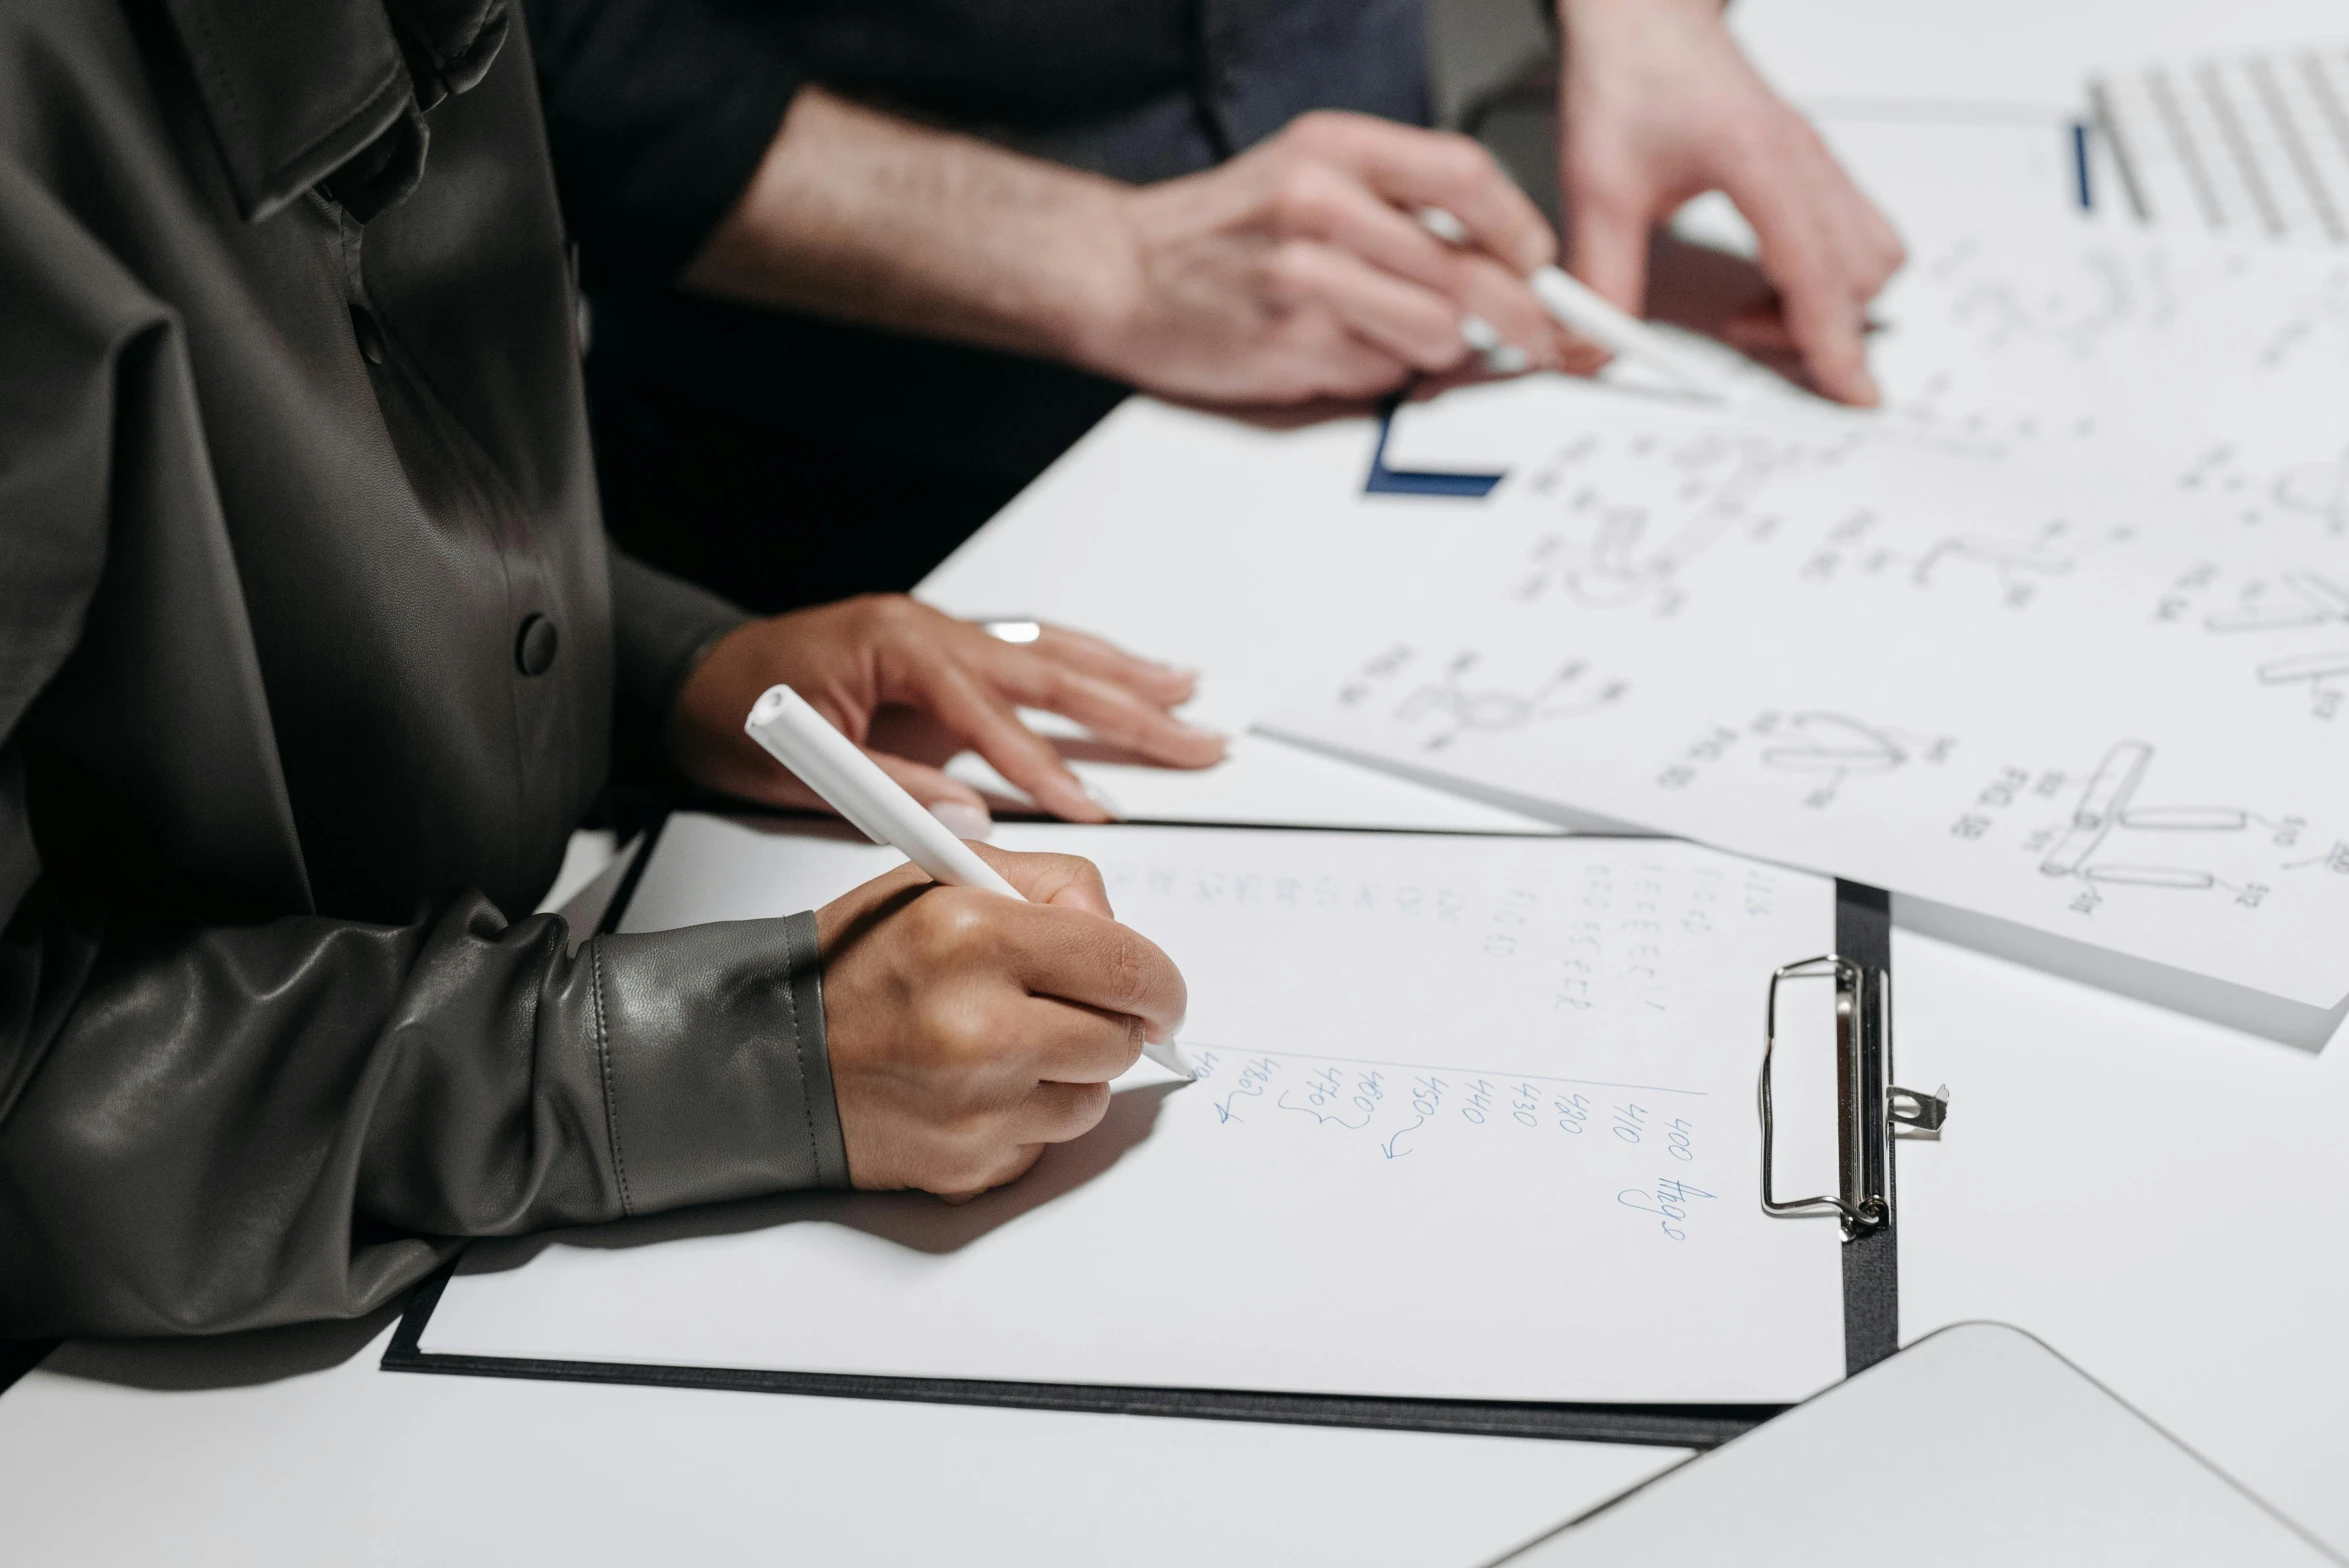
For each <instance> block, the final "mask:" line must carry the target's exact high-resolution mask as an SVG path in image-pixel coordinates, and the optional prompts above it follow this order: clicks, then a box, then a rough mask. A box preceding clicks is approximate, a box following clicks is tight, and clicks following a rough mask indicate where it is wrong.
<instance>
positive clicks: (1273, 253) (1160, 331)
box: [1073, 113, 1597, 403]
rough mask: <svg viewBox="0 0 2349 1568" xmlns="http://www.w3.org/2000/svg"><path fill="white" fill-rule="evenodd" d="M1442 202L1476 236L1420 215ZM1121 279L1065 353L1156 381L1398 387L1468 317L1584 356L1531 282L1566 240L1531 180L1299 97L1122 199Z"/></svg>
mask: <svg viewBox="0 0 2349 1568" xmlns="http://www.w3.org/2000/svg"><path fill="white" fill-rule="evenodd" d="M1424 207H1440V208H1442V209H1444V210H1445V211H1447V212H1450V213H1451V214H1452V215H1453V216H1455V217H1457V218H1458V219H1459V220H1460V222H1461V224H1462V225H1463V226H1464V227H1465V229H1466V230H1467V233H1468V238H1469V242H1470V244H1469V246H1468V247H1466V248H1463V247H1457V246H1453V245H1449V244H1446V243H1444V242H1443V241H1442V240H1439V239H1437V238H1436V237H1435V236H1434V235H1432V234H1430V233H1429V232H1428V231H1427V230H1426V229H1425V228H1423V227H1421V225H1420V224H1419V223H1418V222H1417V221H1416V220H1415V218H1414V217H1413V216H1412V214H1413V213H1415V212H1416V211H1417V210H1418V209H1420V208H1424ZM1119 232H1120V233H1121V234H1122V235H1123V237H1124V241H1125V245H1126V251H1127V254H1126V255H1125V257H1124V258H1123V259H1122V272H1121V273H1120V274H1119V275H1120V276H1121V277H1122V279H1123V284H1122V287H1121V288H1119V289H1118V290H1116V291H1115V292H1113V294H1112V295H1111V296H1110V298H1109V300H1108V302H1107V304H1106V306H1105V308H1104V309H1103V310H1101V311H1100V312H1098V313H1097V315H1096V318H1095V319H1094V320H1093V321H1092V322H1091V323H1090V325H1089V327H1088V328H1087V330H1085V331H1084V333H1083V334H1082V335H1081V336H1080V338H1079V340H1078V341H1077V342H1076V343H1075V344H1074V345H1073V350H1074V356H1075V357H1076V358H1077V359H1078V361H1079V362H1080V363H1084V364H1088V365H1090V366H1092V367H1093V368H1095V369H1097V370H1101V371H1104V372H1106V373H1107V374H1109V375H1112V376H1115V377H1117V378H1118V379H1120V380H1123V381H1127V382H1130V383H1132V384H1133V385H1135V386H1138V387H1142V388H1144V389H1145V390H1148V391H1152V392H1157V393H1161V394H1164V395H1168V396H1172V397H1178V398H1186V399H1192V400H1197V401H1206V402H1221V403H1285V402H1302V401H1307V400H1310V399H1314V398H1321V397H1341V398H1355V397H1365V396H1370V395H1374V394H1377V393H1382V392H1389V391H1392V390H1394V389H1395V388H1396V387H1399V386H1401V385H1402V384H1403V383H1404V382H1406V381H1408V380H1409V379H1410V378H1411V377H1412V376H1414V375H1416V374H1437V373H1442V372H1445V371H1450V370H1453V369H1454V368H1456V367H1459V366H1460V365H1461V363H1462V361H1463V360H1464V359H1466V358H1467V356H1468V352H1469V351H1468V349H1467V347H1466V346H1465V345H1464V343H1463V341H1462V338H1461V322H1462V319H1463V317H1464V316H1468V315H1475V316H1479V317H1481V318H1483V320H1484V321H1485V322H1487V323H1488V324H1490V325H1491V326H1492V327H1493V328H1495V329H1496V330H1497V331H1498V333H1499V334H1500V337H1501V340H1502V341H1503V342H1505V343H1507V344H1509V345H1512V346H1514V347H1515V348H1516V349H1517V350H1518V351H1519V352H1520V353H1521V354H1522V355H1523V357H1524V361H1525V365H1526V367H1527V368H1532V369H1559V368H1568V367H1573V368H1584V369H1587V368H1590V366H1591V365H1593V364H1594V363H1595V362H1596V359H1597V356H1596V355H1595V353H1594V352H1593V351H1592V350H1591V349H1590V348H1589V347H1588V346H1587V345H1584V344H1582V343H1580V342H1579V341H1577V340H1575V339H1573V338H1570V337H1568V336H1566V335H1565V334H1564V333H1562V332H1561V331H1560V330H1559V329H1558V328H1557V327H1556V326H1555V325H1554V324H1553V323H1552V321H1551V319H1550V318H1549V317H1548V316H1547V315H1546V314H1545V313H1544V312H1543V310H1542V307H1541V304H1540V302H1539V301H1538V300H1536V299H1535V298H1534V295H1533V292H1532V290H1531V289H1529V288H1527V287H1526V284H1525V275H1526V274H1527V273H1529V272H1531V271H1532V270H1533V269H1534V268H1536V267H1539V266H1541V265H1543V264H1545V263H1547V262H1549V261H1550V260H1551V259H1552V258H1553V256H1554V253H1555V250H1556V243H1555V241H1554V240H1553V239H1552V237H1551V234H1550V230H1549V226H1548V225H1547V224H1546V223H1544V222H1543V221H1542V217H1541V214H1540V213H1539V212H1538V211H1537V210H1535V208H1534V205H1533V203H1532V202H1530V201H1528V200H1527V199H1526V197H1525V193H1524V192H1522V191H1520V190H1518V189H1517V187H1516V186H1514V185H1512V184H1511V183H1510V182H1509V179H1508V177H1507V176H1506V175H1504V174H1503V173H1502V172H1501V170H1500V167H1499V166H1498V165H1497V164H1495V163H1494V162H1493V160H1492V157H1491V155H1489V154H1488V153H1486V151H1485V150H1484V149H1483V148H1482V147H1480V146H1478V145H1477V144H1476V143H1475V142H1473V141H1470V140H1469V139H1468V138H1466V137H1463V136H1453V135H1447V134H1441V133H1437V132H1433V131H1424V130H1419V129H1416V128H1414V127H1411V126H1405V125H1396V124H1394V123H1392V122H1390V121H1386V120H1379V119H1373V118H1371V117H1369V116H1366V115H1359V114H1339V113H1321V114H1308V115H1305V116H1302V117H1301V118H1299V119H1297V120H1296V121H1294V122H1292V123H1291V124H1290V125H1289V126H1288V127H1287V128H1286V129H1284V130H1282V131H1281V132H1280V134H1279V135H1277V136H1274V137H1272V138H1271V139H1270V140H1268V141H1266V142H1264V143H1262V144H1260V145H1259V146H1257V147H1255V148H1253V149H1252V150H1250V151H1248V152H1245V153H1242V154H1241V155H1240V156H1239V157H1237V158H1234V159H1233V160H1232V161H1231V162H1229V163H1227V164H1224V165H1222V166H1221V167H1219V168H1215V169H1211V170H1208V171H1207V172H1205V173H1203V174H1195V175H1191V176H1189V177H1187V178H1184V179H1178V180H1169V181H1166V182H1165V183H1163V184H1159V185H1150V186H1143V187H1140V188H1138V189H1135V190H1133V191H1131V192H1130V193H1128V194H1127V195H1126V196H1125V198H1124V201H1123V203H1122V224H1121V226H1120V229H1119Z"/></svg>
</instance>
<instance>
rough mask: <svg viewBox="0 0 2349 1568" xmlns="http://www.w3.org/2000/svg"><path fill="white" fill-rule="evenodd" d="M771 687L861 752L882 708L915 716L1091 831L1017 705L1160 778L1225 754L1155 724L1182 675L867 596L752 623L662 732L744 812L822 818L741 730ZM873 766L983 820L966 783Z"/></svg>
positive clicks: (804, 791) (689, 691) (1094, 808)
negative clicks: (1055, 716) (1122, 753)
mask: <svg viewBox="0 0 2349 1568" xmlns="http://www.w3.org/2000/svg"><path fill="white" fill-rule="evenodd" d="M777 684H785V685H789V686H790V687H791V688H792V689H793V690H795V691H797V692H798V693H799V694H800V696H802V697H804V698H806V699H807V701H808V703H809V705H810V706H812V707H814V708H815V710H816V711H817V712H818V713H821V714H822V715H823V716H824V717H825V718H827V719H829V720H831V721H832V723H833V724H835V725H837V726H838V727H839V729H840V731H841V733H843V734H845V735H846V736H847V737H848V738H849V739H850V740H853V741H856V742H858V743H859V744H863V743H864V742H865V740H866V738H867V737H868V735H869V734H870V733H871V730H872V725H873V719H874V716H875V715H876V714H878V713H879V712H880V711H881V710H882V709H883V708H886V707H902V708H910V709H914V710H917V711H918V712H919V713H920V714H921V715H923V716H924V717H925V718H926V719H928V720H929V721H930V722H931V724H932V725H933V726H934V727H936V728H938V729H940V730H943V731H944V732H945V734H947V735H948V736H950V737H952V738H953V739H956V740H959V741H961V742H962V743H963V744H965V745H967V746H969V747H971V748H972V749H973V750H975V751H977V752H978V753H979V755H980V756H982V757H984V758H986V759H987V761H988V762H989V763H991V764H993V765H994V768H995V771H996V772H998V773H1000V774H1002V775H1003V776H1004V777H1005V778H1006V779H1009V780H1010V781H1011V782H1012V783H1014V784H1016V785H1018V786H1019V787H1020V788H1021V789H1024V790H1026V791H1027V792H1028V793H1029V794H1030V795H1031V796H1033V797H1035V800H1036V802H1037V804H1039V805H1041V806H1042V807H1043V808H1044V809H1045V810H1047V811H1050V812H1052V813H1053V814H1054V815H1056V816H1061V817H1066V818H1068V819H1069V820H1070V821H1072V822H1102V821H1106V820H1108V818H1109V816H1110V813H1109V812H1107V811H1105V810H1103V809H1102V807H1101V806H1100V804H1099V803H1098V802H1096V801H1095V800H1094V799H1093V797H1092V796H1090V795H1089V794H1087V793H1086V791H1085V786H1084V785H1083V784H1081V783H1079V782H1078V780H1077V777H1076V775H1075V774H1073V773H1071V772H1070V771H1069V770H1068V767H1067V766H1066V764H1064V763H1063V762H1062V761H1061V760H1060V755H1059V753H1058V752H1056V751H1055V750H1053V747H1052V744H1051V742H1049V741H1047V740H1045V739H1044V738H1043V737H1042V736H1040V735H1038V734H1036V733H1035V732H1034V731H1032V730H1030V729H1029V728H1028V727H1027V726H1026V725H1024V724H1022V723H1021V722H1020V719H1019V714H1018V713H1017V712H1016V711H1014V710H1015V709H1016V708H1037V709H1042V710H1045V711H1047V712H1051V713H1059V714H1064V715H1066V716H1067V717H1069V718H1072V719H1074V720H1076V721H1077V722H1078V723H1079V724H1082V725H1084V726H1085V728H1086V729H1088V730H1090V731H1092V732H1093V733H1094V734H1095V735H1097V736H1099V737H1100V738H1101V739H1103V740H1105V741H1109V742H1111V743H1112V744H1114V745H1118V746H1123V747H1125V748H1127V749H1128V750H1131V751H1135V752H1138V753H1140V754H1141V755H1142V756H1144V757H1147V758H1149V759H1150V760H1151V761H1153V762H1158V763H1162V764H1164V765H1166V766H1168V767H1176V768H1204V767H1207V766H1209V765H1211V764H1213V763H1215V762H1217V761H1219V760H1221V758H1222V756H1223V738H1222V737H1221V736H1219V735H1217V734H1215V733H1214V732H1213V731H1211V730H1203V729H1200V728H1198V727H1197V726H1195V725H1190V724H1185V723H1184V722H1183V721H1182V720H1180V719H1178V718H1176V717H1175V716H1174V715H1173V713H1172V712H1170V711H1169V710H1171V709H1173V708H1174V707H1176V706H1177V705H1179V704H1181V703H1184V702H1188V701H1189V700H1190V698H1191V693H1192V688H1193V685H1194V682H1193V679H1192V677H1191V676H1189V675H1187V674H1185V673H1184V672H1182V671H1180V670H1174V669H1169V668H1168V667H1166V666H1165V665H1162V664H1152V663H1149V662H1148V661H1146V660H1142V659H1137V658H1135V657H1133V656H1132V655H1131V654H1127V653H1121V652H1120V651H1118V650H1117V649H1116V648H1114V647H1112V646H1110V645H1109V644H1108V643H1106V642H1103V641H1101V640H1100V639H1099V638H1097V637H1088V636H1085V635H1084V634H1083V633H1081V632H1072V631H1065V630H1062V629H1061V628H1059V627H1054V626H1048V627H1046V628H1044V631H1043V635H1042V636H1040V637H1038V638H1037V639H1036V640H1035V641H1034V642H1030V643H1019V644H1014V643H1007V642H999V641H997V640H996V639H995V638H993V637H990V636H989V635H987V633H986V632H984V631H982V630H980V629H979V628H978V627H977V626H974V625H972V624H971V623H969V622H967V621H958V620H955V619H953V618H952V617H950V616H946V615H942V614H940V613H939V612H938V611H936V610H933V609H931V608H930V607H929V606H927V605H924V604H919V603H917V602H915V601H914V600H912V599H908V598H904V597H902V596H898V595H873V596H869V597H866V598H861V599H848V600H843V601H842V602H840V603H838V604H828V605H824V606H821V607H820V608H817V609H813V610H796V611H793V612H792V613H791V614H789V615H778V616H774V617H772V618H770V619H767V620H763V621H751V622H749V623H747V624H745V625H743V626H741V627H738V628H737V629H736V630H734V631H732V632H730V633H728V634H727V635H726V637H725V638H724V639H723V640H721V641H720V642H719V643H718V645H717V646H716V647H715V648H713V649H711V650H710V652H709V654H708V656H707V657H705V658H704V659H703V660H702V662H701V663H700V665H699V666H697V667H696V668H695V670H694V672H693V674H692V675H691V676H689V677H688V678H687V680H686V682H685V688H684V690H683V691H681V692H679V693H678V696H677V705H676V708H675V709H674V710H673V711H672V713H671V715H670V720H669V750H670V754H671V755H672V756H674V757H675V758H676V760H677V764H678V766H679V767H681V768H682V769H683V770H684V771H685V774H686V776H687V777H688V778H691V779H692V780H693V781H694V782H695V783H697V784H701V785H703V786H705V787H707V788H710V789H715V790H720V791H723V792H724V793H726V794H729V795H738V796H741V797H742V798H744V799H746V800H758V801H765V802H767V803H768V804H770V805H778V806H818V807H821V805H822V802H821V801H820V800H818V799H817V798H816V796H815V794H814V792H812V791H811V790H809V789H808V788H807V786H806V785H804V784H802V783H800V782H799V780H797V779H795V778H793V777H792V776H791V775H790V774H789V773H788V772H786V771H785V770H784V769H783V768H782V767H780V766H778V765H777V764H776V762H775V760H774V759H773V758H772V757H770V756H768V755H767V754H766V752H765V751H764V750H762V749H761V748H760V746H759V744H758V743H757V742H756V741H754V740H752V739H751V738H750V737H749V736H748V735H747V734H745V733H744V732H743V728H742V725H743V720H744V719H745V718H747V717H748V716H749V714H750V709H751V704H752V703H754V702H756V701H757V700H758V698H759V694H760V693H762V692H764V691H765V690H766V689H767V688H768V687H770V686H773V685H777ZM873 760H874V761H875V762H878V763H879V764H880V765H881V766H882V768H883V769H885V770H886V771H887V772H888V773H889V774H890V776H891V777H893V778H895V779H896V780H897V782H898V783H900V784H902V785H904V786H905V787H906V789H907V790H908V791H909V792H910V793H911V794H912V795H913V797H914V798H915V799H916V800H919V801H921V802H922V803H923V804H925V805H928V806H930V807H932V808H933V809H935V808H937V807H939V806H941V805H944V806H948V807H950V808H960V809H961V810H962V811H963V812H965V813H967V814H968V815H967V816H966V818H965V820H966V821H969V822H971V823H973V824H974V825H976V824H979V823H983V822H984V821H985V819H986V814H987V808H986V804H985V802H983V801H982V800H981V799H980V798H979V795H978V792H977V791H976V790H973V789H971V788H970V787H969V786H968V785H965V784H962V783H959V782H957V781H956V780H954V779H951V778H948V777H947V776H946V775H945V774H944V773H943V772H941V771H939V770H938V769H936V768H933V767H927V766H924V765H922V764H920V763H916V762H910V761H907V760H906V759H904V758H902V757H893V756H890V755H888V754H886V753H875V754H874V757H873Z"/></svg>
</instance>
